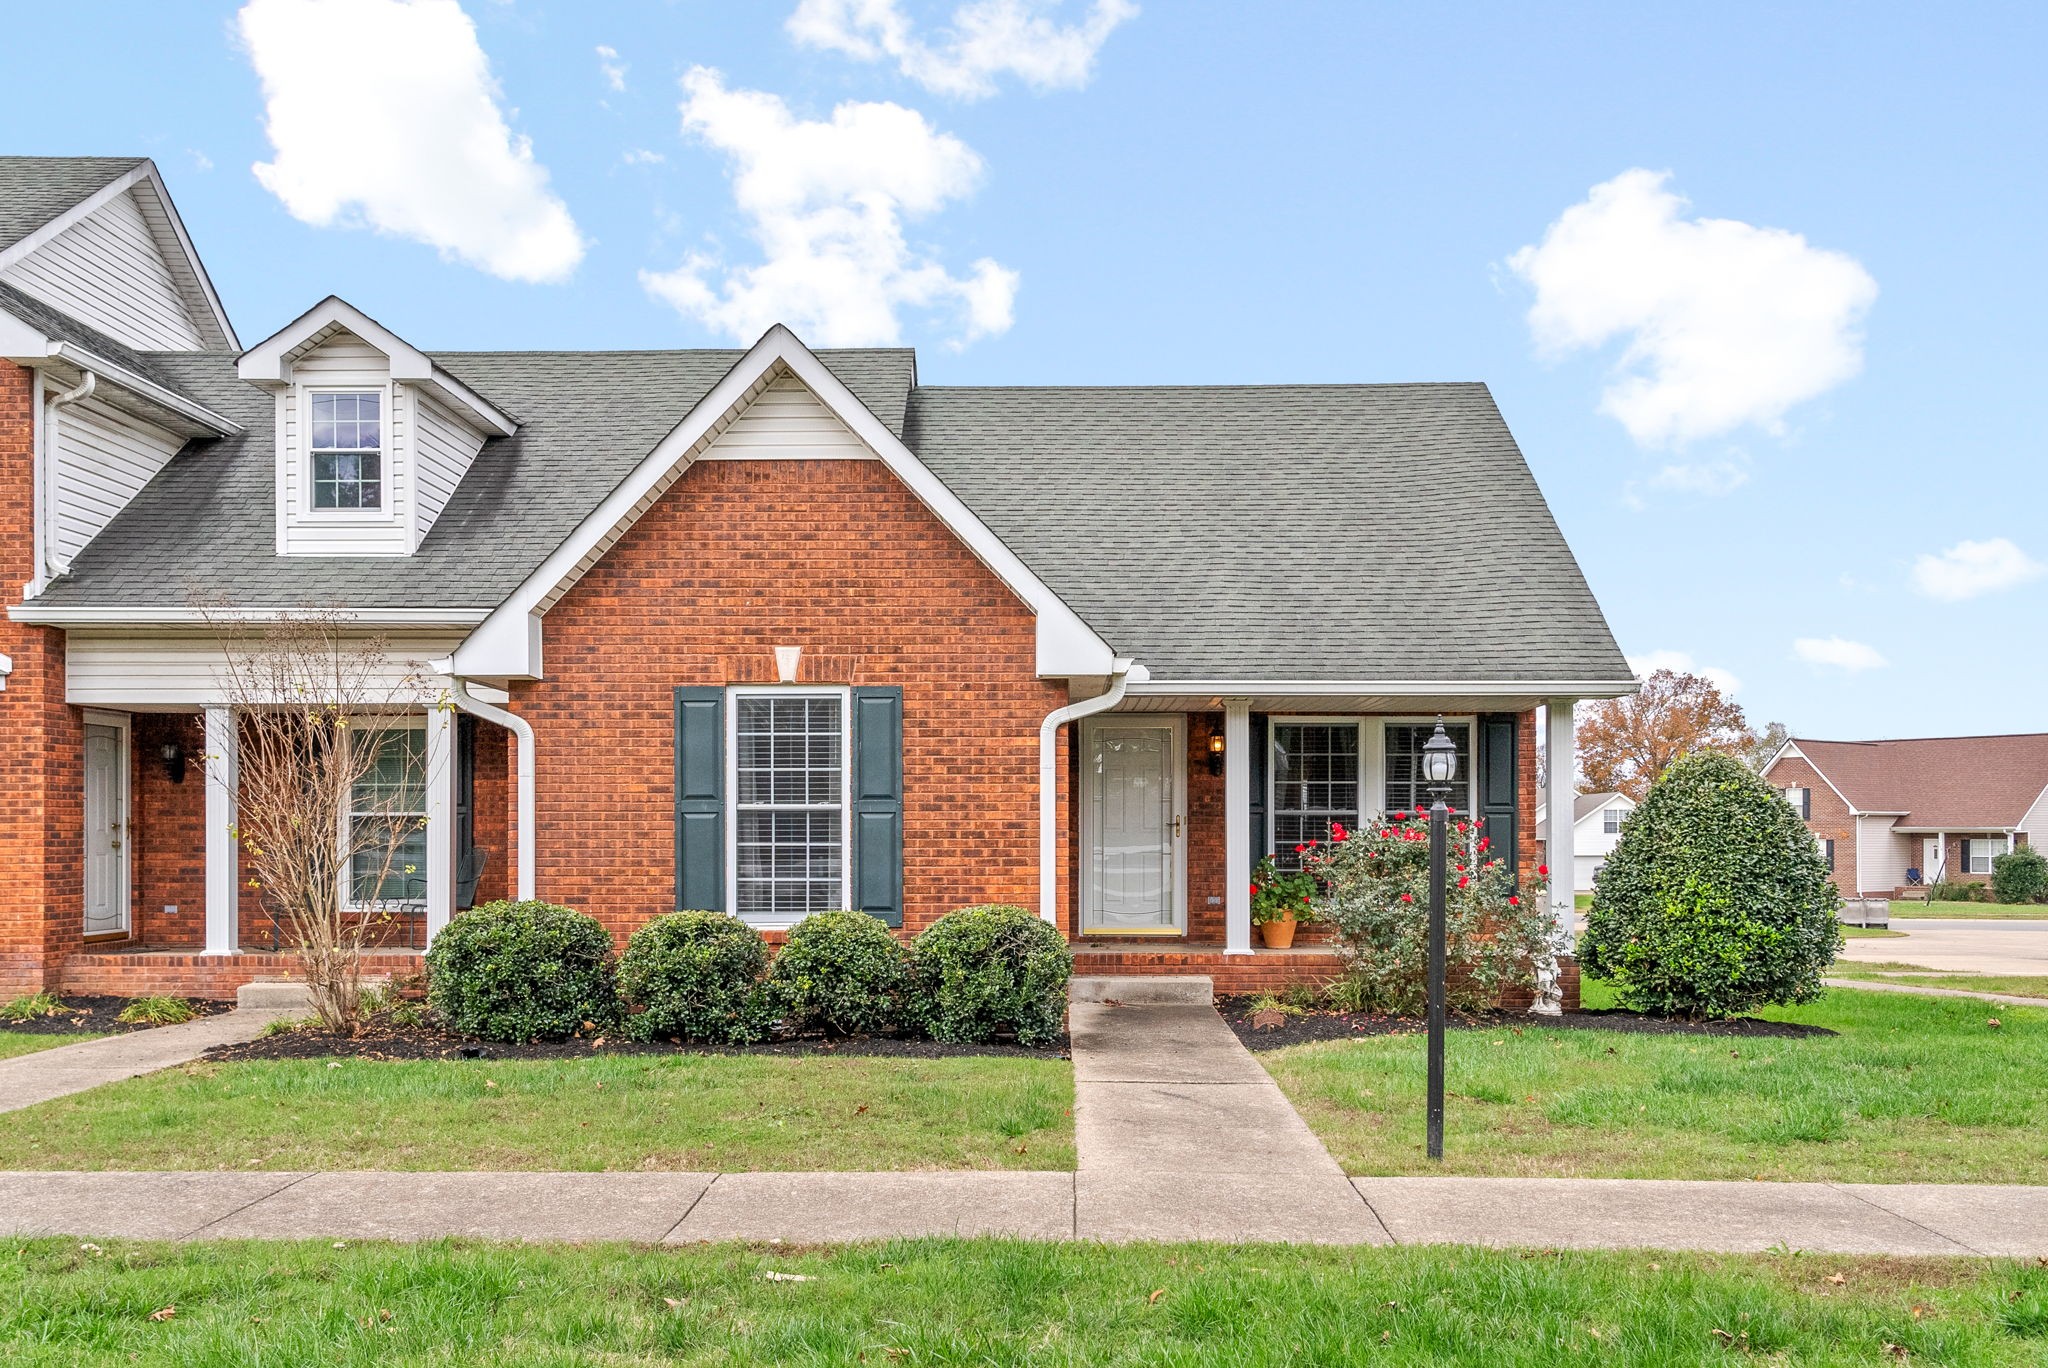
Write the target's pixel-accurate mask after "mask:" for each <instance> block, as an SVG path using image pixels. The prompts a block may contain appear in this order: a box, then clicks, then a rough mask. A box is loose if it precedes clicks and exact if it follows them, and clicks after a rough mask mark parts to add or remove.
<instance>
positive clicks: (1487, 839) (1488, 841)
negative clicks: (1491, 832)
mask: <svg viewBox="0 0 2048 1368" xmlns="http://www.w3.org/2000/svg"><path fill="white" fill-rule="evenodd" d="M1492 844H1493V838H1492V837H1491V836H1481V837H1480V838H1479V848H1480V849H1481V850H1484V849H1486V848H1487V847H1488V846H1490V845H1492Z"/></svg>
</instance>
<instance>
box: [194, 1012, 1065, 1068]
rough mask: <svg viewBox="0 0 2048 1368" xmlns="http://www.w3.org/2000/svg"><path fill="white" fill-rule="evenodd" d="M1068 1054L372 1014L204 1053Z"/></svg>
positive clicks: (896, 1040) (1060, 1049)
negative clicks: (582, 1034) (492, 1026)
mask: <svg viewBox="0 0 2048 1368" xmlns="http://www.w3.org/2000/svg"><path fill="white" fill-rule="evenodd" d="M1066 1053H1067V1041H1066V1038H1065V1037H1064V1036H1062V1037H1061V1038H1060V1041H1059V1043H1058V1044H1057V1045H1056V1046H1053V1047H1052V1048H1049V1049H1044V1050H1033V1049H1026V1048H1025V1047H1023V1046H1021V1045H947V1044H942V1043H940V1042H938V1041H935V1040H921V1039H911V1038H901V1037H895V1036H862V1037H859V1038H857V1039H851V1040H825V1039H822V1038H818V1037H800V1038H796V1039H791V1040H780V1041H774V1042H771V1043H768V1044H762V1045H675V1044H671V1043H669V1042H667V1041H657V1042H653V1043H645V1044H643V1043H642V1042H640V1041H635V1040H624V1039H619V1038H616V1037H609V1036H599V1037H594V1038H588V1039H581V1038H579V1039H571V1040H541V1041H535V1042H533V1043H532V1044H528V1045H508V1044H504V1043H501V1042H499V1041H479V1040H470V1039H468V1038H466V1037H463V1036H459V1035H456V1034H454V1033H453V1032H451V1031H447V1030H444V1029H442V1028H441V1027H440V1026H438V1025H435V1024H433V1023H431V1022H428V1023H426V1024H422V1025H415V1026H405V1025H398V1024H395V1023H393V1022H392V1021H390V1020H389V1019H388V1018H386V1017H383V1016H378V1017H375V1018H372V1020H371V1021H370V1023H369V1024H368V1025H367V1026H366V1027H365V1028H364V1030H363V1032H362V1034H360V1035H358V1036H355V1037H353V1038H351V1037H348V1036H339V1035H336V1034H334V1033H333V1032H331V1031H324V1030H321V1029H320V1028H319V1027H317V1026H300V1027H296V1028H294V1029H292V1030H286V1031H278V1032H276V1033H274V1034H271V1035H265V1036H258V1037H257V1038H256V1039H254V1040H250V1041H245V1042H244V1043H242V1044H240V1045H216V1046H215V1047H214V1048H212V1049H211V1050H208V1051H207V1052H206V1058H208V1059H217V1060H244V1059H335V1058H344V1059H456V1060H461V1059H588V1058H590V1057H591V1056H592V1055H681V1054H762V1055H883V1056H889V1057H894V1058H899V1059H956V1058H962V1057H966V1056H977V1055H995V1056H1003V1055H1014V1056H1017V1057H1019V1058H1025V1059H1059V1058H1064V1057H1065V1056H1066Z"/></svg>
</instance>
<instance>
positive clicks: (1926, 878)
mask: <svg viewBox="0 0 2048 1368" xmlns="http://www.w3.org/2000/svg"><path fill="white" fill-rule="evenodd" d="M1943 872H1944V871H1943V870H1942V867H1941V838H1940V837H1939V836H1923V837H1921V838H1920V881H1921V882H1922V883H1933V882H1934V881H1935V880H1936V879H1939V878H1941V877H1942V874H1943Z"/></svg>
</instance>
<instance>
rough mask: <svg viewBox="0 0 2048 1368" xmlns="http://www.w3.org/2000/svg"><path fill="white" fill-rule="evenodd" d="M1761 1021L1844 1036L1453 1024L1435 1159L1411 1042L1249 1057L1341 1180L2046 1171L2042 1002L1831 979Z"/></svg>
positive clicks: (2004, 1176) (1988, 1175) (1987, 1176)
mask: <svg viewBox="0 0 2048 1368" xmlns="http://www.w3.org/2000/svg"><path fill="white" fill-rule="evenodd" d="M1607 1001H1611V997H1610V996H1609V994H1608V993H1607V990H1606V986H1605V985H1604V984H1598V983H1594V984H1592V985H1590V991H1589V992H1588V993H1587V1002H1588V1005H1589V1006H1600V1005H1604V1004H1605V1002H1607ZM1987 1009H1989V1010H1987ZM1762 1015H1765V1016H1769V1017H1771V1018H1774V1019H1777V1020H1783V1021H1799V1022H1806V1023H1810V1024H1813V1025H1819V1026H1827V1027H1830V1028H1832V1029H1834V1030H1836V1031H1839V1032H1840V1033H1841V1034H1840V1035H1838V1036H1833V1037H1826V1036H1820V1037H1810V1038H1807V1039H1803V1040H1791V1039H1769V1038H1726V1037H1701V1036H1685V1035H1663V1036H1652V1035H1637V1034H1621V1033H1617V1032H1608V1031H1590V1030H1564V1029H1557V1028H1547V1029H1546V1028H1544V1027H1540V1026H1536V1025H1533V1024H1532V1025H1529V1026H1524V1027H1522V1028H1521V1029H1520V1030H1519V1031H1517V1030H1512V1029H1509V1028H1506V1027H1502V1028H1500V1029H1493V1030H1480V1031H1472V1030H1463V1031H1453V1032H1452V1033H1451V1034H1450V1037H1449V1040H1448V1046H1447V1057H1448V1065H1447V1068H1448V1074H1447V1077H1448V1084H1449V1094H1450V1096H1449V1105H1448V1107H1447V1113H1448V1115H1447V1118H1446V1128H1445V1141H1444V1148H1445V1153H1446V1158H1445V1160H1444V1162H1443V1163H1442V1164H1441V1165H1440V1166H1439V1165H1432V1164H1429V1163H1428V1161H1427V1160H1425V1159H1424V1158H1423V1154H1422V1142H1423V1045H1424V1042H1423V1038H1422V1037H1421V1036H1420V1035H1409V1036H1380V1037H1373V1038H1368V1039H1362V1040H1345V1041H1336V1042H1332V1043H1330V1044H1323V1045H1302V1046H1296V1047H1294V1048H1292V1049H1288V1050H1281V1051H1276V1052H1274V1053H1272V1054H1269V1055H1265V1056H1263V1059H1264V1062H1265V1064H1266V1066H1267V1068H1268V1069H1269V1070H1271V1071H1272V1074H1273V1076H1274V1077H1275V1078H1276V1079H1278V1080H1279V1083H1280V1086H1281V1087H1282V1088H1283V1089H1285V1090H1286V1092H1287V1095H1288V1096H1289V1097H1290V1098H1291V1099H1292V1100H1293V1102H1294V1104H1295V1106H1296V1107H1297V1108H1299V1109H1300V1111H1301V1113H1302V1115H1303V1116H1304V1117H1306V1118H1307V1120H1308V1122H1309V1124H1310V1125H1311V1126H1313V1127H1314V1128H1315V1130H1316V1133H1317V1134H1318V1135H1320V1136H1322V1138H1323V1141H1324V1143H1326V1144H1327V1145H1328V1146H1329V1147H1330V1150H1331V1152H1332V1153H1334V1154H1335V1155H1336V1156H1337V1158H1338V1160H1339V1161H1340V1162H1341V1163H1342V1164H1343V1165H1344V1167H1345V1169H1346V1170H1348V1171H1349V1172H1352V1173H1372V1174H1384V1173H1439V1172H1441V1173H1461V1174H1518V1175H1532V1176H1535V1175H1540V1176H1549V1177H1604V1178H1768V1179H1810V1180H1840V1181H1858V1182H1880V1183H1886V1182H1951V1183H1961V1182H1977V1183H2038V1182H2040V1181H2041V1180H2042V1175H2043V1174H2044V1173H2048V1089H2042V1088H2038V1087H2034V1086H2032V1085H2031V1082H2030V1080H2034V1079H2039V1078H2044V1077H2048V1010H2041V1011H2036V1010H2034V1009H2032V1008H2028V1007H2008V1006H1995V1005H1993V1004H1989V1003H1983V1002H1973V1001H1970V1000H1968V999H1964V998H1931V997H1910V996H1907V995H1905V994H1902V993H1859V992H1856V991H1854V990H1848V989H1835V990H1831V991H1830V992H1829V993H1828V995H1827V996H1826V997H1825V998H1824V999H1823V1000H1822V1001H1820V1002H1818V1003H1816V1004H1813V1005H1811V1006H1807V1007H1798V1008H1787V1009H1777V1010H1772V1011H1768V1012H1765V1013H1762ZM1993 1016H1995V1017H1996V1018H1997V1019H1998V1021H1999V1022H2000V1024H1999V1025H1998V1026H1992V1025H1990V1024H1989V1022H1990V1020H1991V1018H1992V1017H1993Z"/></svg>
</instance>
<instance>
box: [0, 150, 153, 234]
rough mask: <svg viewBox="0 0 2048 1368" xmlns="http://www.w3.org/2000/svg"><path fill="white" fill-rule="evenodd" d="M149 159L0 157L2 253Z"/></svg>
mask: <svg viewBox="0 0 2048 1368" xmlns="http://www.w3.org/2000/svg"><path fill="white" fill-rule="evenodd" d="M145 160H146V158H143V157H0V251H4V250H5V249H7V248H9V247H12V246H13V245H14V244H15V243H17V242H19V241H21V240H22V239H23V238H25V237H27V236H28V235H29V234H30V233H33V232H34V231H35V230H36V229H38V228H40V227H42V226H43V225H44V224H46V223H48V222H49V221H50V220H51V219H53V218H56V217H57V216H58V215H59V214H62V213H63V212H64V211H65V210H66V209H69V208H70V207H71V206H72V205H74V204H77V203H78V202H79V201H80V200H83V199H86V198H88V197H89V196H90V195H91V194H92V193H93V192H94V191H95V190H98V189H99V188H100V187H101V186H103V185H105V184H106V183H107V182H108V181H111V180H115V179H117V178H119V177H121V176H125V175H127V174H128V173H129V172H130V171H132V170H134V169H135V168H136V167H138V166H140V165H141V164H142V163H143V162H144V161H145Z"/></svg>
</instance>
